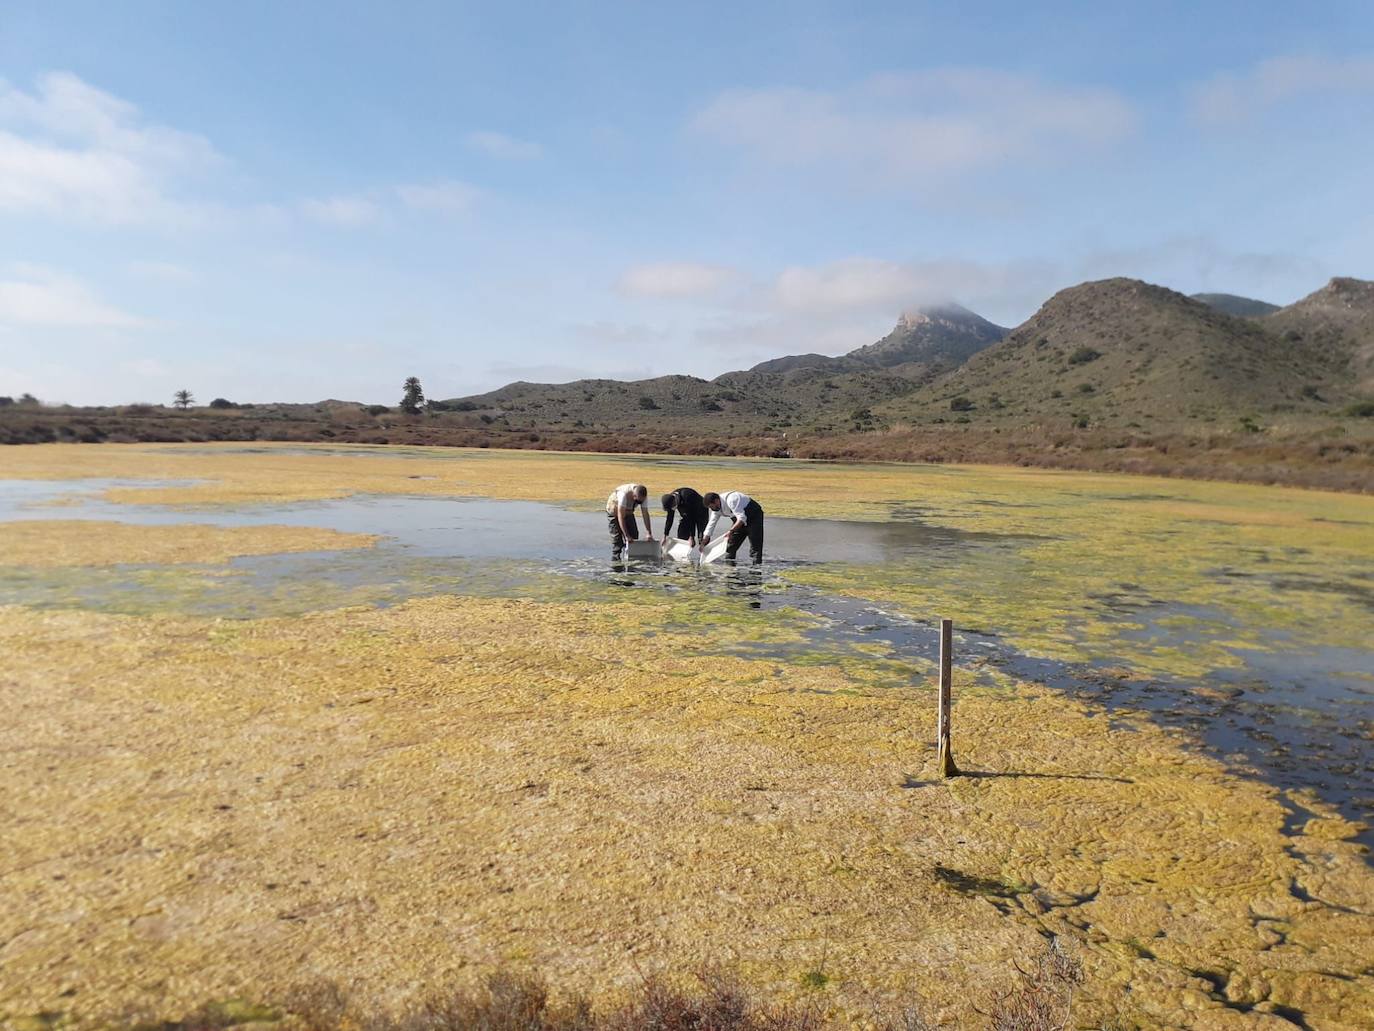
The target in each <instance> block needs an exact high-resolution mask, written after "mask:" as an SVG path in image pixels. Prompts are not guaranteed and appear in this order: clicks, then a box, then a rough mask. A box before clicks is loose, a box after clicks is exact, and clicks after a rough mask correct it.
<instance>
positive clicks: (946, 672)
mask: <svg viewBox="0 0 1374 1031" xmlns="http://www.w3.org/2000/svg"><path fill="white" fill-rule="evenodd" d="M953 683H954V620H952V619H942V620H940V717H939V718H940V724H939V730H938V738H937V742H936V744H937V747H938V748H939V750H940V755H939V759H938V762H939V765H940V776H941V777H957V776H959V767H957V766H955V765H954V751H953V749H951V748H950V744H949V724H950V719H949V714H950V705H951V702H950V688H951V687H952V686H953Z"/></svg>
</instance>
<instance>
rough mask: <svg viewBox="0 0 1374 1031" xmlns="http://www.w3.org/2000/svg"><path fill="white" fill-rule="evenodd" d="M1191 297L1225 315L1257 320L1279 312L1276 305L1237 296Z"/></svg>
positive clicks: (1199, 295) (1211, 295)
mask: <svg viewBox="0 0 1374 1031" xmlns="http://www.w3.org/2000/svg"><path fill="white" fill-rule="evenodd" d="M1191 296H1192V298H1193V300H1195V301H1201V302H1202V303H1203V304H1205V305H1207V306H1208V307H1209V308H1215V309H1216V310H1217V311H1224V312H1225V313H1226V314H1227V315H1241V316H1244V317H1246V318H1259V317H1261V316H1263V315H1272V314H1273V313H1274V312H1276V311H1278V310H1279V306H1278V305H1277V304H1270V303H1269V302H1268V301H1257V300H1255V299H1254V298H1253V297H1241V296H1240V295H1239V294H1192V295H1191Z"/></svg>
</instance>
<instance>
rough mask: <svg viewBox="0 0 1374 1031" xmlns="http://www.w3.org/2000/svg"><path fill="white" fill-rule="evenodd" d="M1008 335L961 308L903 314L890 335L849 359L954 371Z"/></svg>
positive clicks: (937, 307) (852, 353) (939, 307)
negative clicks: (908, 364)
mask: <svg viewBox="0 0 1374 1031" xmlns="http://www.w3.org/2000/svg"><path fill="white" fill-rule="evenodd" d="M1008 332H1010V330H1007V329H1004V328H1003V327H1001V326H997V325H994V324H993V323H991V322H989V321H988V320H987V319H985V318H983V317H982V316H981V315H977V314H975V313H973V312H971V311H969V310H968V309H967V308H964V307H962V306H960V305H958V304H942V305H935V306H932V307H927V308H918V309H916V310H915V311H911V312H907V313H905V314H903V315H902V317H901V319H900V320H899V321H898V322H897V326H896V328H895V329H893V330H892V332H891V333H889V334H888V335H887V336H885V337H883V338H882V339H881V340H879V341H878V342H877V343H873V344H869V345H867V346H866V347H860V348H858V349H857V350H854V351H850V352H849V354H848V356H847V357H849V358H853V359H854V360H856V361H860V362H863V363H864V364H866V365H876V366H879V367H880V368H891V367H892V366H894V365H904V364H906V363H908V362H917V363H919V364H922V365H927V366H947V367H950V368H953V367H954V366H956V365H962V364H963V363H964V362H966V361H968V360H969V359H970V358H972V357H973V356H974V355H975V354H977V353H978V352H979V351H981V350H983V349H984V348H985V347H990V346H991V345H993V344H995V343H997V342H998V341H999V340H1001V339H1002V338H1003V337H1005V336H1006V335H1007V333H1008Z"/></svg>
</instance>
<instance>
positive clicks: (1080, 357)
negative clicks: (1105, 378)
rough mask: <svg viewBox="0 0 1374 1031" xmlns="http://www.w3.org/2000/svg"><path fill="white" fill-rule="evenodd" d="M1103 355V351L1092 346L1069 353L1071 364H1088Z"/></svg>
mask: <svg viewBox="0 0 1374 1031" xmlns="http://www.w3.org/2000/svg"><path fill="white" fill-rule="evenodd" d="M1101 357H1102V352H1101V351H1099V350H1097V349H1096V348H1092V347H1080V348H1078V350H1076V351H1074V352H1073V354H1071V355H1069V364H1070V365H1086V364H1087V363H1088V362H1095V361H1097V359H1099V358H1101Z"/></svg>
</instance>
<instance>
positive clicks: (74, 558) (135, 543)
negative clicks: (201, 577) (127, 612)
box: [0, 519, 377, 569]
mask: <svg viewBox="0 0 1374 1031" xmlns="http://www.w3.org/2000/svg"><path fill="white" fill-rule="evenodd" d="M376 543H377V538H376V537H375V536H373V535H370V534H362V533H338V532H336V531H334V530H319V529H314V528H312V527H305V526H204V525H200V524H191V523H179V524H174V525H171V526H140V525H135V524H131V523H117V522H110V521H107V520H96V519H89V520H87V519H50V520H49V519H45V520H23V521H18V522H11V523H3V524H0V566H27V567H33V568H40V569H43V568H54V567H64V566H65V567H71V566H109V565H118V564H122V563H126V562H129V563H148V564H154V565H166V564H178V563H190V562H226V561H228V560H229V559H231V558H235V557H238V556H240V555H279V554H284V553H288V552H297V551H338V550H341V549H345V548H367V547H371V546H372V545H373V544H376Z"/></svg>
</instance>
